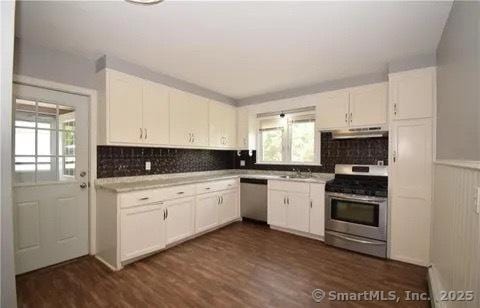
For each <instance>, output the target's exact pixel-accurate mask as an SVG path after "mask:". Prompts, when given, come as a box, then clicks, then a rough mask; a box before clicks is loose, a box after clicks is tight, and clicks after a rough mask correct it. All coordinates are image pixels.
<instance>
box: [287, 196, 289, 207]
mask: <svg viewBox="0 0 480 308" xmlns="http://www.w3.org/2000/svg"><path fill="white" fill-rule="evenodd" d="M287 204H288V205H290V197H287Z"/></svg>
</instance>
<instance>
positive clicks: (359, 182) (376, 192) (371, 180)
mask: <svg viewBox="0 0 480 308" xmlns="http://www.w3.org/2000/svg"><path fill="white" fill-rule="evenodd" d="M325 190H326V191H329V192H337V193H344V194H354V195H366V196H377V197H387V195H388V176H387V167H386V166H376V165H361V166H360V165H336V166H335V179H333V180H331V181H329V182H327V184H326V186H325Z"/></svg>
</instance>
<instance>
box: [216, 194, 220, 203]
mask: <svg viewBox="0 0 480 308" xmlns="http://www.w3.org/2000/svg"><path fill="white" fill-rule="evenodd" d="M217 204H218V205H220V196H217Z"/></svg>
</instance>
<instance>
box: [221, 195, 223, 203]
mask: <svg viewBox="0 0 480 308" xmlns="http://www.w3.org/2000/svg"><path fill="white" fill-rule="evenodd" d="M221 198H222V204H223V196H221Z"/></svg>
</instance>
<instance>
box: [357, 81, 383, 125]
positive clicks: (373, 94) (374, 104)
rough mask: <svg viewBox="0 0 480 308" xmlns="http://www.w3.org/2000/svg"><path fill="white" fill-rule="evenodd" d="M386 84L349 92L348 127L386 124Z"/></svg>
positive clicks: (363, 87) (368, 86)
mask: <svg viewBox="0 0 480 308" xmlns="http://www.w3.org/2000/svg"><path fill="white" fill-rule="evenodd" d="M387 98H388V83H386V82H383V83H378V84H372V85H367V86H362V87H356V88H353V89H351V90H350V126H372V125H383V124H385V123H387V104H388V99H387Z"/></svg>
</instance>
